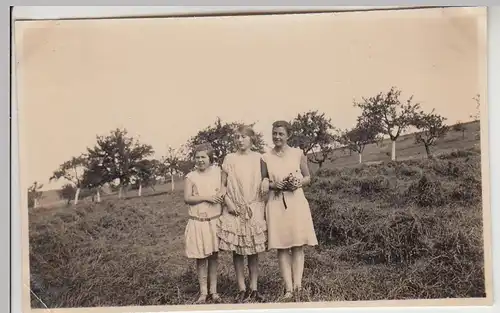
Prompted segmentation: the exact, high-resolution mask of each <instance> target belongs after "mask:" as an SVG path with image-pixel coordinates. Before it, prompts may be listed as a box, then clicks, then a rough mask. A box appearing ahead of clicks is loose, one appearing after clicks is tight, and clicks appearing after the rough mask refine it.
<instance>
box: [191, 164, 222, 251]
mask: <svg viewBox="0 0 500 313" xmlns="http://www.w3.org/2000/svg"><path fill="white" fill-rule="evenodd" d="M186 179H189V180H190V181H191V182H192V184H193V195H200V196H212V195H215V194H216V193H217V192H218V191H219V190H220V188H221V172H220V168H219V167H216V166H211V167H209V168H208V169H206V170H205V171H204V172H199V171H193V172H190V173H189V174H187V175H186ZM221 212H222V206H221V205H220V204H211V203H209V202H201V203H198V204H196V205H190V206H189V221H188V223H187V225H186V230H185V232H184V237H185V252H186V255H187V257H188V258H193V259H203V258H206V257H208V256H210V255H212V254H213V253H214V252H217V251H219V239H218V237H217V220H218V219H219V217H220V215H221Z"/></svg>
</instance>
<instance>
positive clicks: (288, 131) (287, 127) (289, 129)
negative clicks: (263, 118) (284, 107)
mask: <svg viewBox="0 0 500 313" xmlns="http://www.w3.org/2000/svg"><path fill="white" fill-rule="evenodd" d="M278 127H283V128H284V129H285V130H286V134H287V135H291V133H292V125H290V123H288V122H287V121H276V122H274V123H273V128H278Z"/></svg>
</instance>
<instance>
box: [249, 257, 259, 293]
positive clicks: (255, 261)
mask: <svg viewBox="0 0 500 313" xmlns="http://www.w3.org/2000/svg"><path fill="white" fill-rule="evenodd" d="M248 272H249V274H250V290H257V281H258V279H259V255H258V254H253V255H249V256H248Z"/></svg>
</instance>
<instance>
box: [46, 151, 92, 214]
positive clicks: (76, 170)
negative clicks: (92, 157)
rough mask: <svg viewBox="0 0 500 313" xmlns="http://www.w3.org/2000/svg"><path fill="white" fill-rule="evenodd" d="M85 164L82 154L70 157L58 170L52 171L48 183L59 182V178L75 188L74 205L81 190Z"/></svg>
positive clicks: (85, 157)
mask: <svg viewBox="0 0 500 313" xmlns="http://www.w3.org/2000/svg"><path fill="white" fill-rule="evenodd" d="M86 164H87V156H86V155H84V154H82V155H80V156H78V157H72V158H71V160H69V161H66V162H64V163H63V164H61V165H60V166H59V168H58V169H57V170H56V171H54V173H53V174H52V176H51V177H50V179H49V181H53V180H59V179H61V178H63V179H66V180H67V181H68V182H70V183H72V184H73V185H74V186H75V188H76V192H75V198H74V203H75V205H76V204H78V197H79V195H80V190H81V188H82V175H83V172H84V171H85V167H86Z"/></svg>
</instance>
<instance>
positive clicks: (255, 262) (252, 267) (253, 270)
mask: <svg viewBox="0 0 500 313" xmlns="http://www.w3.org/2000/svg"><path fill="white" fill-rule="evenodd" d="M248 272H249V274H250V292H249V293H248V295H247V297H246V298H245V302H250V301H257V302H262V301H264V298H263V297H262V296H261V295H260V294H259V292H258V291H257V281H258V279H259V255H258V254H253V255H249V256H248Z"/></svg>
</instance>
